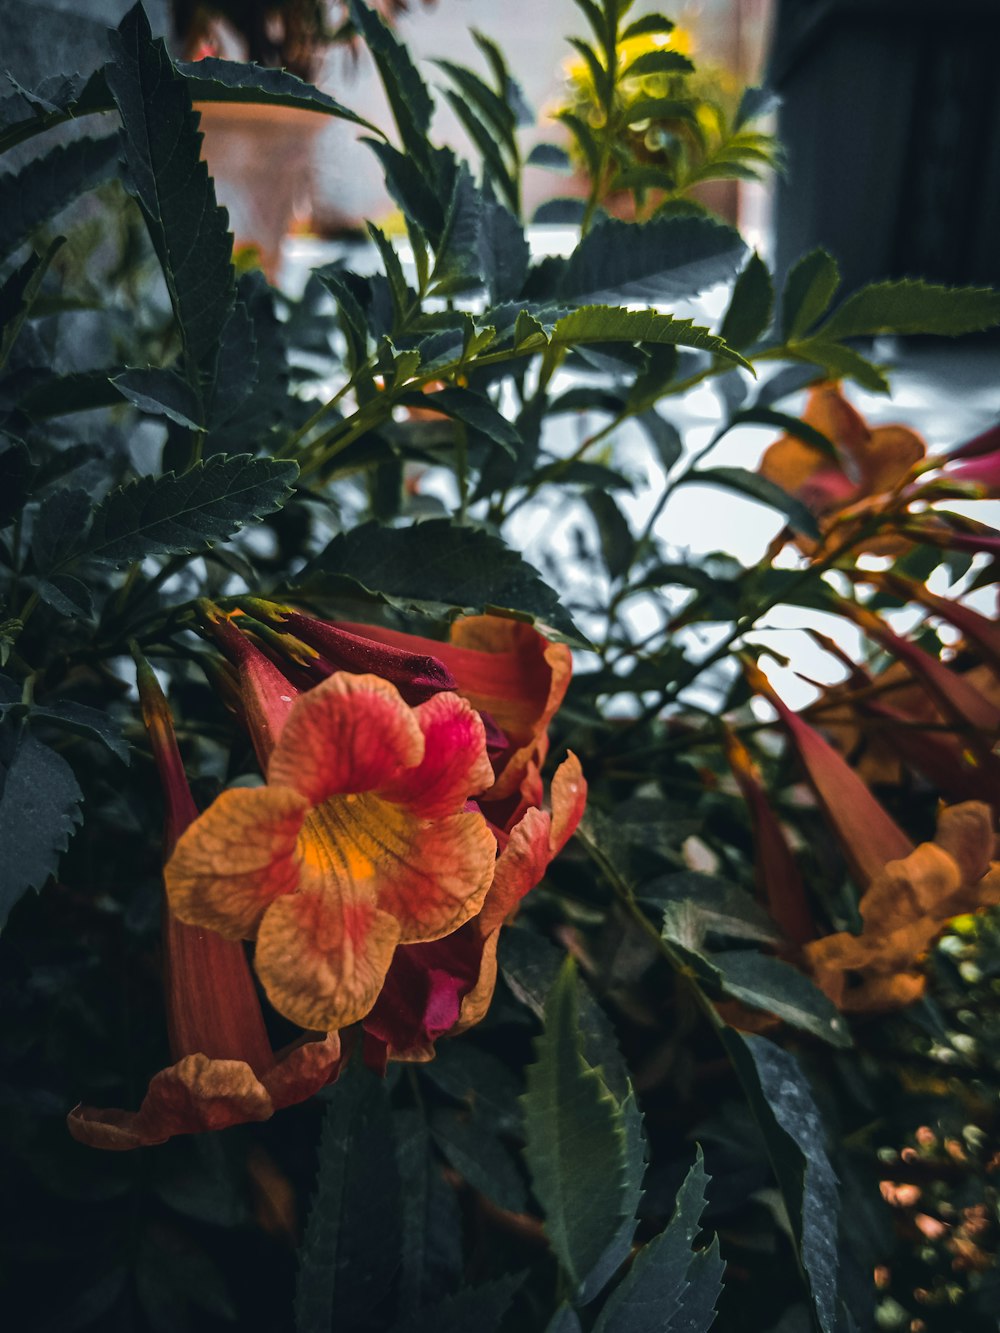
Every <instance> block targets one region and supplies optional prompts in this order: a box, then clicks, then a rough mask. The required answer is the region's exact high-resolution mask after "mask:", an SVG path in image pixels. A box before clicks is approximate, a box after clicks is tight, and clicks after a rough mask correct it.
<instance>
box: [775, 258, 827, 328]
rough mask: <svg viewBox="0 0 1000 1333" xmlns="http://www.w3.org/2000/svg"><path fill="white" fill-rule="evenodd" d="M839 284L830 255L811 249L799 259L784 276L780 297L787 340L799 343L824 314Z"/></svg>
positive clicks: (782, 324)
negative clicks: (785, 276) (783, 285)
mask: <svg viewBox="0 0 1000 1333" xmlns="http://www.w3.org/2000/svg"><path fill="white" fill-rule="evenodd" d="M839 283H840V270H839V269H838V268H837V261H836V260H835V259H834V257H833V255H831V254H828V253H827V251H826V250H813V251H812V252H811V254H808V255H806V256H805V258H804V259H800V260H799V262H798V263H797V264H796V265H795V267H794V268H793V269H792V270H791V272H790V273H789V275H788V277H787V278H786V279H785V289H784V291H783V292H782V296H781V330H782V335H783V337H784V339H785V341H786V342H798V340H799V339H800V338H801V337H802V336H803V334H805V333H806V332H807V331H808V330H809V329H810V328H811V327H812V326H813V325H814V324H815V323H816V321H817V320H818V319H819V318H820V316H821V315H823V314H824V313H825V312H826V310H827V308H828V306H829V304H830V302H831V301H832V300H833V294H834V292H835V291H836V290H837V287H838V285H839Z"/></svg>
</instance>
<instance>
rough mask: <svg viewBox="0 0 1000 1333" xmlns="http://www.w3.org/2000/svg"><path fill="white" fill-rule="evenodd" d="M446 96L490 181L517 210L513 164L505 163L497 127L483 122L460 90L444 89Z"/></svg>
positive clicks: (514, 209)
mask: <svg viewBox="0 0 1000 1333" xmlns="http://www.w3.org/2000/svg"><path fill="white" fill-rule="evenodd" d="M445 97H446V98H447V99H448V104H449V106H450V107H451V109H452V111H454V113H455V115H456V116H457V117H458V119H459V120H460V121H461V123H462V127H463V129H464V130H465V132H466V134H467V135H468V136H469V138H470V139H471V140H472V142H473V143H474V144H475V146H476V148H478V149H479V153H480V155H481V157H482V159H483V166H484V168H485V176H486V178H487V179H488V181H489V183H490V184H491V185H492V186H494V187H495V188H496V189H497V190H499V191H500V193H501V194H502V196H503V198H504V201H505V202H506V204H507V206H508V208H510V209H511V210H512V211H519V210H518V191H517V180H516V178H515V175H514V172H513V169H512V168H509V167H508V166H507V163H506V162H505V161H504V159H503V154H502V153H501V152H500V149H499V148H498V146H497V143H496V138H495V135H496V131H495V130H492V129H491V128H490V127H489V126H488V125H485V124H484V123H483V122H482V121H481V120H480V119H479V117H478V115H477V114H476V112H475V111H474V110H473V109H472V107H471V106H470V105H469V103H468V102H466V101H465V100H464V99H463V98H462V97H461V96H460V94H458V93H456V92H454V91H453V90H452V89H451V88H448V89H446V90H445Z"/></svg>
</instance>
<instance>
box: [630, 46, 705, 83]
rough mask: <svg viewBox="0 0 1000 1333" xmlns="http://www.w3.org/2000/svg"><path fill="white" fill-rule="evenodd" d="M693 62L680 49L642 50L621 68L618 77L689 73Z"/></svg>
mask: <svg viewBox="0 0 1000 1333" xmlns="http://www.w3.org/2000/svg"><path fill="white" fill-rule="evenodd" d="M693 69H694V64H693V63H692V62H691V61H690V60H689V59H688V58H687V56H685V55H682V54H681V53H680V51H643V53H642V55H641V56H636V58H635V60H633V61H632V63H631V65H627V66H626V67H625V69H623V70H622V72H621V74H620V75H619V78H621V79H638V78H642V77H643V76H645V75H647V74H690V73H691V72H692V70H693Z"/></svg>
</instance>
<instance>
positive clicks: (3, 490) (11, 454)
mask: <svg viewBox="0 0 1000 1333" xmlns="http://www.w3.org/2000/svg"><path fill="white" fill-rule="evenodd" d="M0 446H5V447H2V448H0V527H6V525H7V524H8V523H9V522H10V521H11V519H13V518H16V517H17V516H18V514H20V513H21V511H22V509H23V508H24V506H25V505H26V504H27V502H28V497H29V496H30V494H31V484H32V481H33V480H34V477H35V472H36V468H35V465H34V463H32V461H31V455H30V454H29V453H28V446H27V445H26V444H25V443H24V442H23V441H22V440H13V439H9V438H8V439H6V440H5V439H4V438H3V437H2V436H0Z"/></svg>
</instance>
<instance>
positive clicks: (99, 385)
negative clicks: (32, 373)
mask: <svg viewBox="0 0 1000 1333" xmlns="http://www.w3.org/2000/svg"><path fill="white" fill-rule="evenodd" d="M121 369H122V368H121V367H118V366H113V367H109V368H108V369H107V370H83V371H79V372H77V373H76V374H72V375H53V376H52V377H51V378H49V379H43V380H40V381H39V382H38V383H36V384H34V385H32V387H31V388H30V389H29V390H28V391H27V393H25V394H24V395H23V396H22V397H21V398H20V399H19V401H18V404H17V405H18V407H19V408H20V410H21V411H22V412H26V413H27V414H28V416H29V417H31V418H32V420H34V421H46V420H48V419H49V418H51V417H60V416H67V415H69V414H70V413H72V412H92V411H94V410H95V409H96V408H99V407H116V406H117V407H120V406H121V401H122V395H121V393H120V392H119V391H118V390H117V389H116V388H115V386H114V385H113V384H112V382H111V380H112V377H113V376H114V375H117V374H120V373H121Z"/></svg>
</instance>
